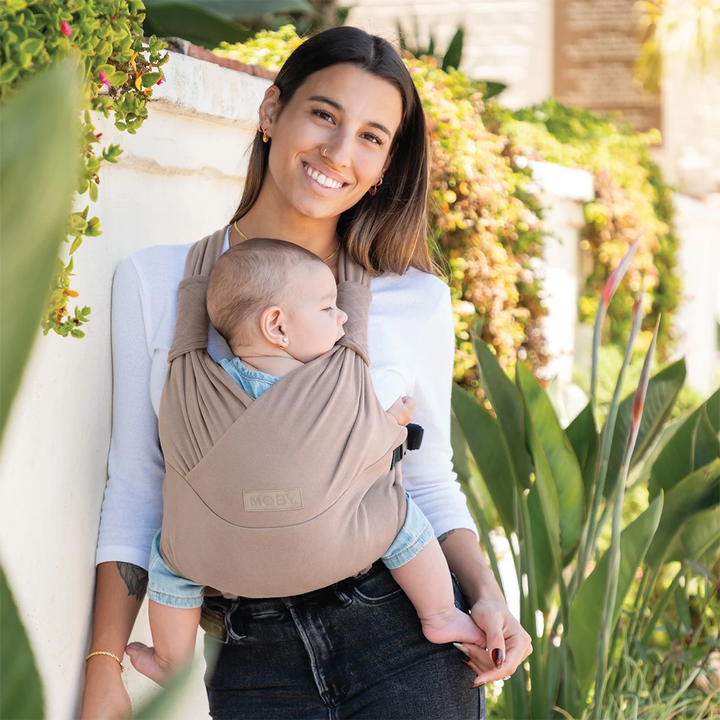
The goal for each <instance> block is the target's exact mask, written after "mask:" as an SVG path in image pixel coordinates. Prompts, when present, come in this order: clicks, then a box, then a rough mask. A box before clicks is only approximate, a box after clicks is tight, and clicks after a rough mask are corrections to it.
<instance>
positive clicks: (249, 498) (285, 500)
mask: <svg viewBox="0 0 720 720" xmlns="http://www.w3.org/2000/svg"><path fill="white" fill-rule="evenodd" d="M243 506H244V507H245V512H275V511H278V510H299V509H300V508H302V507H303V500H302V490H301V489H300V488H290V489H289V490H243Z"/></svg>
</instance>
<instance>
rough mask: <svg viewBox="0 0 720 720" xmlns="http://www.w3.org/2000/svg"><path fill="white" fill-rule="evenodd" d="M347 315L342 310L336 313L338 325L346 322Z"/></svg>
mask: <svg viewBox="0 0 720 720" xmlns="http://www.w3.org/2000/svg"><path fill="white" fill-rule="evenodd" d="M347 319H348V316H347V313H346V312H343V311H342V310H341V311H340V313H339V314H338V325H344V324H345V323H346V322H347Z"/></svg>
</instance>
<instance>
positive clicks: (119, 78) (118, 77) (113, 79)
mask: <svg viewBox="0 0 720 720" xmlns="http://www.w3.org/2000/svg"><path fill="white" fill-rule="evenodd" d="M128 77H129V76H128V74H127V73H124V72H120V71H116V72H114V73H113V74H112V75H108V80H109V81H110V84H111V85H113V86H114V87H120V85H124V84H125V83H126V82H127V81H128Z"/></svg>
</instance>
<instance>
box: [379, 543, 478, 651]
mask: <svg viewBox="0 0 720 720" xmlns="http://www.w3.org/2000/svg"><path fill="white" fill-rule="evenodd" d="M390 572H391V573H392V576H393V578H395V582H397V584H398V585H399V586H400V587H401V588H402V589H403V590H404V591H405V594H406V595H407V596H408V597H409V598H410V601H411V602H412V604H413V605H414V606H415V610H416V611H417V614H418V616H419V618H420V622H421V623H422V630H423V634H424V635H425V637H426V638H427V639H428V640H429V641H430V642H433V643H448V642H466V643H474V644H479V643H482V642H484V640H485V636H484V635H483V633H482V632H481V631H480V629H479V628H478V626H477V625H476V624H475V623H474V622H473V620H472V618H471V617H470V616H469V615H467V614H466V613H464V612H463V611H462V610H459V609H458V608H457V607H455V600H454V596H453V586H452V578H451V577H450V568H448V565H447V561H446V560H445V555H444V554H443V551H442V550H441V549H440V543H439V542H438V541H437V538H435V537H433V538H432V539H431V540H430V542H429V543H428V544H427V545H426V546H425V547H424V548H423V549H422V550H421V551H420V552H419V553H418V554H417V555H416V556H415V557H414V558H413V559H412V560H410V561H408V562H406V563H405V564H404V565H401V566H400V567H398V568H395V569H391V570H390Z"/></svg>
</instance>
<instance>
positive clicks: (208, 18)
mask: <svg viewBox="0 0 720 720" xmlns="http://www.w3.org/2000/svg"><path fill="white" fill-rule="evenodd" d="M143 28H144V29H145V32H146V33H148V32H152V33H155V34H157V35H162V36H164V37H181V38H184V39H185V40H189V41H190V42H192V43H194V44H196V45H200V46H202V47H207V48H209V49H212V48H215V47H217V46H218V45H219V44H220V43H221V42H223V41H226V42H229V43H237V42H244V41H245V40H247V39H249V38H250V37H252V35H253V33H252V32H251V31H250V30H248V29H246V28H242V27H241V26H240V25H238V24H237V23H234V22H231V21H230V20H228V19H226V18H224V17H223V16H221V15H218V14H217V13H215V12H212V11H211V10H208V9H206V8H205V6H199V5H191V4H189V3H188V4H186V3H181V2H168V3H157V4H155V3H152V4H151V5H150V6H148V7H146V10H145V22H144V23H143Z"/></svg>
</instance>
